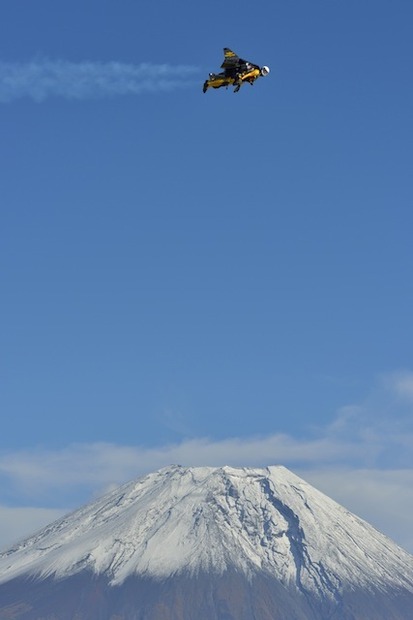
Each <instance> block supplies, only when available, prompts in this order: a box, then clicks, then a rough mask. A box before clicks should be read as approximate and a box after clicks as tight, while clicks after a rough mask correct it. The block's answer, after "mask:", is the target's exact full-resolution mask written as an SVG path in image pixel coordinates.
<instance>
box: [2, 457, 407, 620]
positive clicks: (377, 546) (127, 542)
mask: <svg viewBox="0 0 413 620" xmlns="http://www.w3.org/2000/svg"><path fill="white" fill-rule="evenodd" d="M84 571H89V572H92V573H93V574H95V575H97V576H104V577H105V578H106V579H107V580H108V582H109V584H110V585H111V586H119V585H120V584H122V583H124V582H125V580H127V579H128V578H131V577H137V576H139V577H144V578H155V579H166V578H170V577H171V576H173V575H177V576H178V575H182V574H185V575H187V576H189V577H196V576H197V575H200V574H212V575H223V574H224V573H226V572H228V571H235V572H236V573H237V574H239V573H242V574H243V575H245V576H246V578H247V579H249V580H251V579H253V578H254V576H256V575H257V574H260V575H264V576H265V577H268V578H271V579H276V580H277V581H278V582H279V583H281V584H283V585H284V586H286V587H288V588H290V587H293V588H296V589H297V590H299V591H302V592H309V593H311V594H312V595H313V594H314V595H315V596H321V597H326V598H330V599H333V598H334V597H336V596H337V593H338V592H341V591H343V590H347V591H349V590H352V589H353V590H354V589H357V590H360V589H361V590H363V591H366V590H367V591H368V590H371V591H381V592H385V591H387V590H389V588H392V589H395V590H400V591H403V592H407V593H408V594H409V593H412V594H413V556H411V555H410V554H408V553H407V552H405V551H403V550H402V549H401V548H399V547H398V546H397V545H396V544H395V543H393V542H392V541H391V540H389V539H388V538H387V537H385V536H384V535H382V534H381V533H379V532H378V531H376V530H375V529H374V528H373V527H371V526H370V525H368V524H367V523H366V522H364V521H363V520H361V519H359V518H358V517H356V516H355V515H353V514H351V513H350V512H348V511H347V510H346V509H344V508H343V507H342V506H340V505H338V504H337V503H336V502H334V501H333V500H331V499H329V498H328V497H326V496H325V495H323V494H322V493H320V492H319V491H317V490H316V489H314V488H313V487H311V486H310V485H309V484H307V483H306V482H304V481H303V480H302V479H300V478H298V477H297V476H295V475H294V474H293V473H291V472H290V471H289V470H287V469H285V468H284V467H268V468H265V469H252V468H232V467H222V468H212V467H197V468H184V467H180V466H171V467H169V468H164V469H162V470H160V471H158V472H155V473H152V474H149V475H147V476H145V477H143V478H141V479H139V480H137V481H134V482H130V483H128V484H125V485H123V486H122V487H120V488H119V489H117V490H116V491H113V492H112V493H109V494H107V495H105V496H104V497H103V498H101V499H99V500H98V501H95V502H93V503H91V504H89V505H87V506H85V507H83V508H81V509H80V510H77V511H76V512H73V513H72V514H70V515H68V516H66V517H64V518H62V519H60V520H58V521H56V522H55V523H53V524H52V525H50V526H49V527H47V528H45V529H43V530H42V531H40V532H39V533H37V534H36V535H34V536H32V537H30V538H28V539H27V540H25V541H23V542H21V543H20V544H18V545H17V546H15V547H13V548H11V549H9V550H8V551H6V552H4V553H2V554H0V583H3V584H4V583H5V582H8V581H11V580H15V579H18V578H26V577H28V576H33V577H34V576H35V577H37V578H40V579H47V578H58V579H62V578H68V577H72V576H75V575H77V574H78V573H82V572H84ZM412 601H413V599H412ZM389 617H390V616H389Z"/></svg>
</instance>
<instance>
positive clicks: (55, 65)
mask: <svg viewBox="0 0 413 620" xmlns="http://www.w3.org/2000/svg"><path fill="white" fill-rule="evenodd" d="M197 71H198V69H197V68H196V67H192V66H187V65H167V64H162V65H157V64H151V63H140V64H137V65H135V64H127V63H121V62H79V63H75V62H69V61H66V60H47V59H36V60H33V61H30V62H27V63H16V62H0V102H1V103H9V102H12V101H14V100H16V99H20V98H24V97H28V98H31V99H34V100H35V101H38V102H41V101H44V100H45V99H47V98H48V97H64V98H66V99H78V100H81V99H92V98H102V97H109V96H119V95H138V94H140V93H144V92H156V91H170V90H174V89H176V88H184V87H187V86H189V85H190V84H191V83H192V81H191V76H193V75H194V74H195V73H197Z"/></svg>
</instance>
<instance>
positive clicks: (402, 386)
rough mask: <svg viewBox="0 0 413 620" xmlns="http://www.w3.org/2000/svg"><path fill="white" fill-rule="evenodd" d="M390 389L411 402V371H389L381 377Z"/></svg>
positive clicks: (412, 380)
mask: <svg viewBox="0 0 413 620" xmlns="http://www.w3.org/2000/svg"><path fill="white" fill-rule="evenodd" d="M383 381H384V383H385V385H386V387H387V389H389V390H390V391H392V392H393V393H394V394H395V395H396V396H397V397H398V398H400V399H403V400H405V401H408V402H410V403H413V372H409V371H402V372H396V373H391V374H389V375H386V376H385V377H384V378H383Z"/></svg>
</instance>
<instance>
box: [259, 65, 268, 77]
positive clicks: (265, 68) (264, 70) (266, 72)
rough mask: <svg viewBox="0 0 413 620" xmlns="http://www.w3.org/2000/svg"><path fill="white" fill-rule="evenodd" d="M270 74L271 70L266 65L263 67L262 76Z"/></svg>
mask: <svg viewBox="0 0 413 620" xmlns="http://www.w3.org/2000/svg"><path fill="white" fill-rule="evenodd" d="M269 72H270V68H269V67H266V66H265V65H264V66H263V67H261V75H268V74H269Z"/></svg>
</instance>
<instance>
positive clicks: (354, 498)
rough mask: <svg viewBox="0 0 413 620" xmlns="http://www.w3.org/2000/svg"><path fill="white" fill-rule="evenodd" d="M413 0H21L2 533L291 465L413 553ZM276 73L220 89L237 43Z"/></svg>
mask: <svg viewBox="0 0 413 620" xmlns="http://www.w3.org/2000/svg"><path fill="white" fill-rule="evenodd" d="M412 19H413V6H412V4H411V2H408V1H407V0H406V1H403V0H394V1H393V2H390V1H389V0H374V1H373V0H362V1H360V0H346V1H333V0H313V1H308V0H306V1H304V0H293V1H291V2H286V1H284V0H282V1H279V0H277V1H276V2H267V1H257V2H254V3H253V4H251V3H247V2H244V1H241V2H239V3H238V8H237V10H235V11H234V5H228V6H225V5H224V4H223V3H221V2H216V1H214V0H212V1H210V2H208V3H204V4H202V5H200V4H199V3H193V2H189V0H181V1H179V2H174V3H171V2H165V1H162V2H156V3H155V2H149V1H146V0H140V2H137V1H136V0H122V1H121V2H119V1H117V2H115V1H114V0H111V1H109V0H106V1H104V0H99V2H98V1H94V0H82V2H80V1H79V0H72V1H71V2H67V1H65V0H62V1H60V2H56V1H53V2H52V1H51V0H50V1H49V0H38V1H37V2H36V3H25V2H19V1H17V2H16V0H4V1H3V3H2V19H1V20H0V41H1V45H0V132H1V140H0V162H1V170H2V175H1V202H0V210H1V247H0V260H1V271H0V274H1V289H2V304H1V318H2V320H1V332H0V336H1V341H0V343H1V351H2V353H1V358H0V365H1V366H0V370H1V394H0V407H1V412H2V433H1V434H0V480H1V486H0V525H1V524H3V526H2V527H0V530H1V531H2V535H1V536H0V544H1V545H3V546H5V545H7V544H8V543H9V542H11V541H12V540H14V539H15V538H16V537H18V536H20V535H23V534H26V533H29V532H31V531H32V530H33V527H34V526H35V525H36V526H37V525H40V524H42V523H46V522H47V521H48V520H50V519H51V518H54V516H56V515H57V514H61V512H62V511H63V510H68V509H71V508H74V507H77V506H78V505H79V503H81V502H84V501H88V500H89V499H90V498H91V497H93V496H94V495H96V494H98V493H100V492H102V491H104V490H105V489H106V488H109V487H110V486H111V485H113V484H117V483H119V482H123V481H124V480H127V479H129V478H133V477H135V476H138V475H140V474H141V473H143V472H144V471H147V470H149V469H155V468H157V467H159V466H162V465H164V464H167V463H169V462H181V463H182V464H185V465H186V464H188V465H196V464H211V465H215V464H216V465H220V464H226V463H228V464H236V465H268V464H273V463H281V464H284V465H286V466H287V467H290V468H291V469H293V470H294V471H296V472H297V473H299V474H300V475H302V476H303V477H305V478H306V479H307V480H308V481H309V482H312V483H314V484H315V485H316V486H318V487H319V488H321V489H322V490H324V491H325V492H327V493H328V494H329V495H331V496H332V497H334V498H336V499H337V500H338V501H340V502H342V503H344V504H345V505H346V506H347V507H348V508H350V509H351V510H354V511H355V512H357V513H358V514H360V515H361V516H363V517H364V518H366V519H368V520H370V521H371V522H372V523H374V524H375V525H377V527H380V529H382V530H383V531H385V533H387V534H389V535H390V536H391V537H393V538H394V539H396V540H397V541H398V542H400V544H402V545H404V546H405V547H406V548H408V549H409V550H410V551H413V540H412V538H411V534H410V529H411V523H410V522H409V518H408V517H407V515H408V514H409V511H410V514H411V510H412V509H413V491H411V489H412V488H413V459H412V456H411V455H412V448H413V428H412V415H411V414H412V406H413V357H412V355H413V354H412V335H413V334H412V322H411V316H412V311H413V284H412V278H411V272H412V263H413V249H412V243H411V230H412V224H413V216H412V211H411V209H412V202H413V200H412V198H413V190H412V181H411V170H412V144H413V122H412V115H411V110H412V109H413V87H412V81H411V75H412V58H413V49H412V48H413V41H412V37H411V23H412ZM224 46H229V47H231V48H232V49H234V50H235V51H236V52H237V53H239V54H240V55H241V56H243V57H247V58H248V59H250V60H252V61H253V62H256V63H258V64H267V65H269V66H270V68H271V73H270V75H269V76H268V78H266V79H265V80H260V81H258V82H257V84H256V85H255V86H254V88H250V87H249V86H248V85H246V86H245V87H244V88H243V89H241V91H240V93H238V94H237V95H234V94H233V93H232V92H231V90H228V91H225V90H224V89H221V90H219V91H208V92H207V93H206V94H205V95H203V93H202V83H203V81H204V79H205V78H206V76H207V74H208V72H209V71H214V70H217V69H218V68H219V65H220V64H221V62H222V48H223V47H224Z"/></svg>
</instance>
